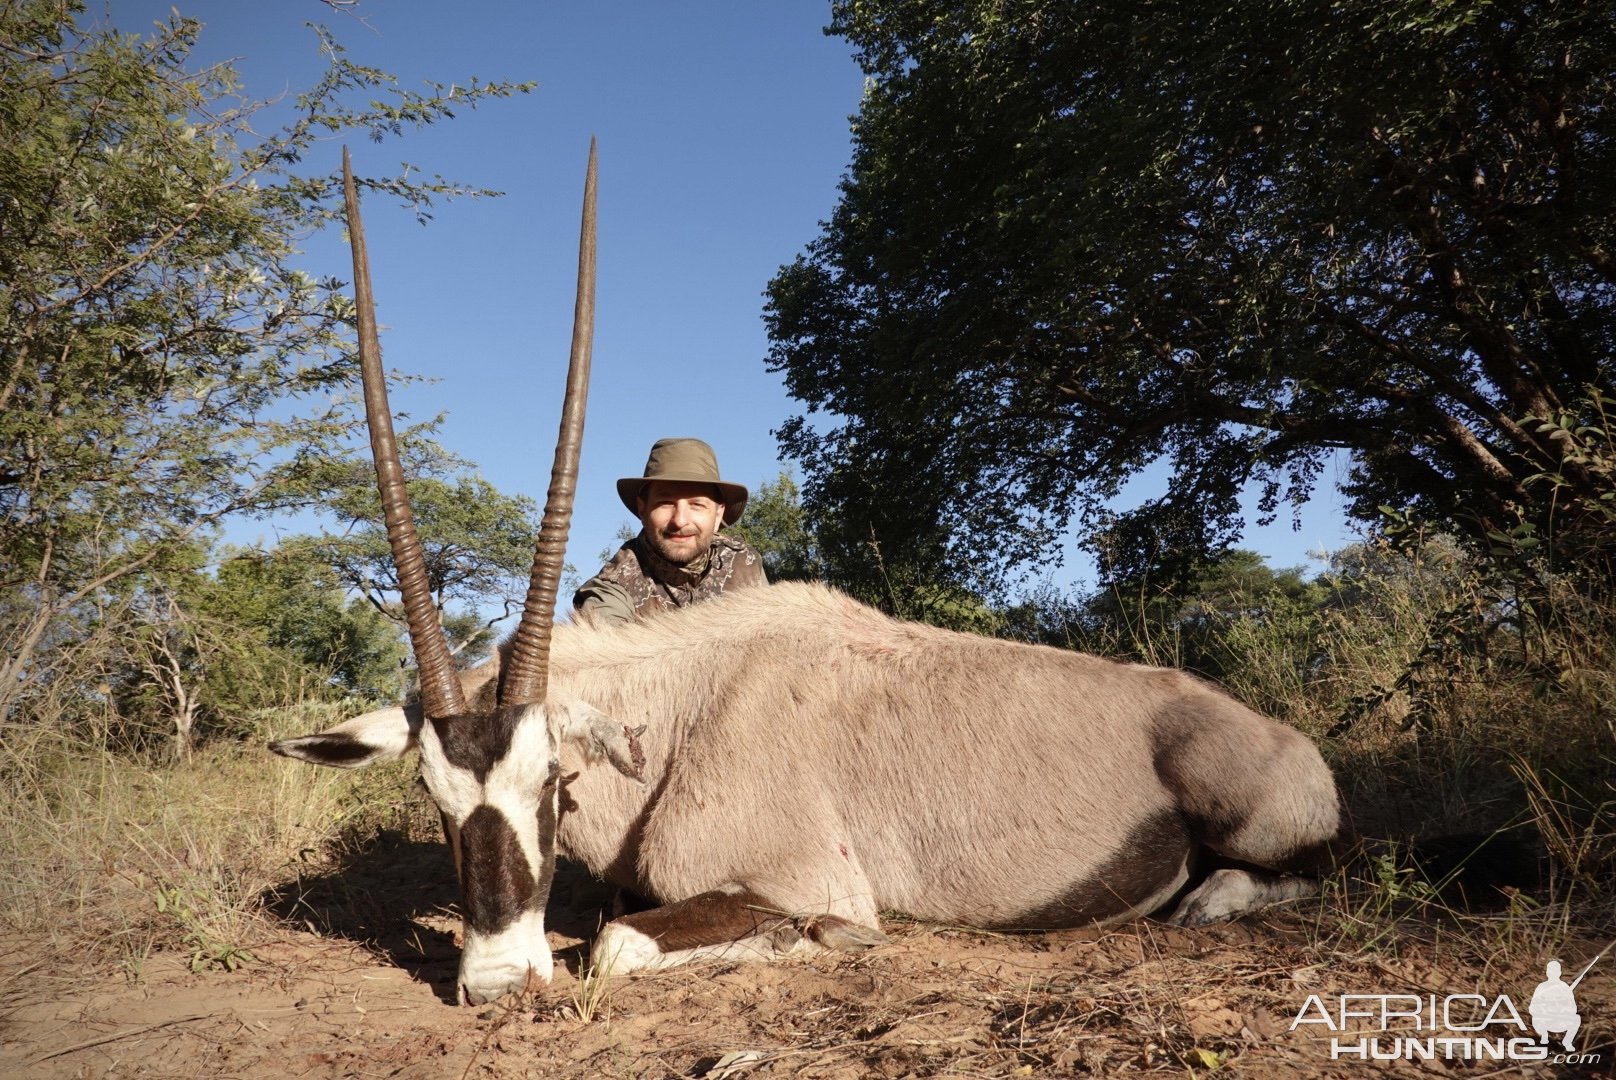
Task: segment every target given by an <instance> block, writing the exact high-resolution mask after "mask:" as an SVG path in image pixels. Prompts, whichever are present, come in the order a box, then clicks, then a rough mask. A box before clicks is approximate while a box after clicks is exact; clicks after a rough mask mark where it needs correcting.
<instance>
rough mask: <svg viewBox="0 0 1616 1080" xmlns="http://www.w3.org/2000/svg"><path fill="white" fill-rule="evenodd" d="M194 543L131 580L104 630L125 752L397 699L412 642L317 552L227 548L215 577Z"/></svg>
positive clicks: (177, 749) (115, 735)
mask: <svg viewBox="0 0 1616 1080" xmlns="http://www.w3.org/2000/svg"><path fill="white" fill-rule="evenodd" d="M208 562H209V552H207V551H206V550H205V549H204V548H203V546H202V545H200V544H193V545H190V546H188V547H187V548H186V549H184V551H183V556H182V555H180V554H178V553H177V554H176V557H175V558H173V559H171V560H170V561H169V565H168V566H166V567H165V569H164V570H163V572H161V573H154V574H142V575H139V576H130V577H126V578H124V579H122V581H121V582H120V586H121V587H120V588H119V589H116V590H110V591H109V592H108V593H107V594H106V596H105V597H104V600H112V599H113V598H114V597H116V601H115V602H113V603H104V604H103V606H102V608H101V609H100V613H99V615H98V616H97V618H96V619H95V620H94V622H95V623H96V624H98V626H97V627H95V628H92V630H91V633H92V635H93V634H94V632H95V629H98V628H104V629H106V630H108V631H110V632H111V634H110V636H111V637H112V639H113V640H112V642H110V643H108V642H103V643H102V645H101V648H100V650H99V652H100V654H101V655H99V656H97V657H92V658H90V659H92V660H93V661H95V662H96V663H97V664H98V665H99V667H100V672H101V673H100V676H99V677H100V680H101V681H102V682H103V683H104V685H105V686H106V688H107V689H106V691H105V692H106V693H107V694H108V695H109V697H110V699H111V701H112V704H113V709H114V712H115V713H116V716H117V718H118V721H119V724H120V727H119V730H117V731H115V732H109V735H110V736H111V739H112V741H113V744H114V745H118V746H122V747H125V748H141V747H144V746H146V745H147V744H149V743H150V742H151V741H152V740H153V739H154V738H155V737H157V736H159V735H162V736H164V737H166V738H167V739H168V740H169V742H170V745H171V747H172V756H173V757H174V758H176V759H178V760H185V759H187V758H189V757H190V754H191V751H192V749H193V747H194V746H195V744H196V743H197V741H198V740H200V739H202V738H204V737H208V736H215V735H221V734H226V735H234V734H239V733H242V732H244V731H248V730H251V725H250V719H251V717H252V715H253V714H254V713H256V712H258V711H260V710H263V709H266V708H272V707H278V706H285V705H288V704H293V703H297V702H305V701H311V700H322V699H326V698H334V697H336V696H338V695H342V696H351V695H354V694H361V695H364V696H367V697H369V698H371V699H373V700H383V699H385V700H396V699H397V698H398V696H399V694H400V692H401V690H402V681H403V680H402V678H401V665H402V662H403V659H404V655H405V649H404V645H403V642H402V641H401V640H400V638H399V635H398V633H397V631H396V629H395V627H394V626H393V624H392V622H391V621H389V620H388V619H386V618H384V617H383V616H382V615H380V614H378V613H377V612H376V611H375V610H373V609H372V608H371V607H370V605H369V604H366V603H364V602H363V601H361V600H357V599H355V600H349V599H348V598H347V597H346V596H345V595H344V591H343V589H342V588H341V587H340V586H339V585H338V584H337V580H336V577H335V575H334V574H333V573H332V571H331V568H330V567H328V566H325V565H324V564H323V563H321V562H320V561H319V560H318V557H317V554H316V550H315V548H314V546H313V545H312V544H311V543H309V542H308V540H307V539H305V538H294V539H292V540H288V541H285V542H283V543H282V544H280V545H278V546H277V547H276V548H274V549H273V550H271V551H257V550H227V551H225V552H224V553H223V556H222V559H221V560H220V561H219V563H218V566H217V568H216V569H215V570H213V571H211V572H210V569H209V566H208V565H207V564H208Z"/></svg>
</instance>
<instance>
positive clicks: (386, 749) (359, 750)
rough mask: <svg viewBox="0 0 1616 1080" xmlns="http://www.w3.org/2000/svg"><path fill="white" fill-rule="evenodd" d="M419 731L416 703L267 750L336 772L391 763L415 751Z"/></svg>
mask: <svg viewBox="0 0 1616 1080" xmlns="http://www.w3.org/2000/svg"><path fill="white" fill-rule="evenodd" d="M420 730H421V706H420V705H419V704H415V705H407V706H398V705H395V706H393V707H392V708H388V709H377V710H376V711H375V712H368V713H365V714H364V715H363V716H356V717H354V718H353V719H352V720H344V721H343V722H342V723H340V724H338V725H337V726H336V727H334V728H331V729H330V730H329V731H322V732H320V733H318V734H316V735H300V736H298V737H297V738H295V739H278V740H276V741H275V742H272V743H270V744H269V748H270V749H271V750H273V751H274V752H275V753H277V754H279V755H281V756H282V757H289V758H296V759H297V760H299V761H307V762H310V763H312V764H315V765H330V766H332V767H334V768H338V769H362V768H364V767H365V766H366V765H374V764H375V763H376V762H378V761H393V760H395V759H396V758H400V757H403V756H404V755H405V754H406V753H408V752H409V751H410V750H413V749H414V748H415V742H416V737H417V734H418V733H419V732H420Z"/></svg>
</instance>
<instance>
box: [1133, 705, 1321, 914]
mask: <svg viewBox="0 0 1616 1080" xmlns="http://www.w3.org/2000/svg"><path fill="white" fill-rule="evenodd" d="M1186 704H1188V703H1186ZM1195 704H1196V705H1197V706H1199V708H1198V709H1197V712H1198V715H1188V716H1185V717H1182V718H1180V717H1171V718H1168V720H1167V721H1166V722H1165V723H1164V724H1163V725H1162V728H1163V738H1162V740H1161V744H1160V748H1159V750H1158V753H1157V755H1156V768H1157V772H1158V774H1159V775H1160V776H1161V778H1162V780H1163V782H1164V783H1166V784H1167V786H1168V788H1169V789H1170V790H1171V791H1172V792H1173V793H1174V795H1175V796H1176V797H1177V800H1178V805H1179V808H1180V810H1181V811H1182V812H1183V813H1184V814H1185V816H1186V817H1187V818H1188V819H1189V821H1190V823H1191V829H1192V832H1193V834H1194V837H1195V839H1196V841H1197V842H1198V843H1199V844H1200V845H1201V846H1202V847H1204V848H1206V849H1207V850H1208V851H1210V852H1212V853H1213V854H1215V855H1217V856H1221V857H1222V858H1223V859H1226V860H1229V861H1232V862H1235V863H1239V864H1241V865H1240V866H1238V867H1224V868H1220V869H1217V870H1214V871H1212V872H1211V873H1210V874H1208V875H1207V877H1206V878H1205V880H1203V881H1202V882H1201V883H1200V884H1198V885H1197V886H1196V887H1195V888H1193V889H1191V890H1190V891H1189V893H1187V894H1186V895H1185V896H1184V897H1183V898H1182V899H1181V900H1180V901H1179V904H1178V906H1177V907H1176V908H1175V909H1174V911H1173V913H1172V915H1170V916H1169V917H1168V921H1169V922H1171V923H1173V924H1175V925H1179V926H1201V925H1204V924H1206V923H1209V922H1215V921H1218V920H1221V919H1229V918H1233V917H1235V916H1237V915H1241V914H1244V913H1245V912H1248V911H1255V910H1257V909H1258V908H1262V907H1266V906H1268V905H1269V904H1274V903H1279V902H1282V901H1285V900H1295V899H1300V898H1302V897H1305V896H1311V895H1313V894H1314V893H1316V892H1317V891H1318V875H1319V874H1321V873H1322V872H1324V871H1325V870H1327V869H1328V868H1329V866H1330V864H1331V859H1332V857H1333V851H1334V848H1335V847H1336V845H1337V842H1338V840H1339V837H1340V835H1341V808H1340V797H1339V795H1338V794H1337V791H1336V786H1335V778H1334V777H1333V776H1332V775H1331V773H1330V769H1329V766H1327V765H1326V764H1325V763H1324V759H1323V758H1321V757H1320V756H1319V752H1318V748H1317V747H1315V746H1314V745H1313V744H1312V742H1310V741H1309V740H1308V739H1307V737H1306V736H1304V735H1302V734H1301V733H1300V732H1298V731H1295V730H1293V729H1291V728H1287V727H1284V726H1282V725H1280V724H1277V723H1274V722H1272V721H1269V720H1266V719H1264V718H1262V717H1259V716H1257V715H1256V714H1255V713H1252V712H1250V711H1248V710H1247V709H1246V708H1245V707H1244V706H1241V705H1239V704H1237V703H1236V702H1234V701H1232V700H1229V699H1226V698H1222V697H1221V696H1220V697H1217V698H1215V699H1214V700H1213V703H1212V705H1213V707H1212V708H1210V709H1208V708H1207V703H1206V702H1205V701H1204V700H1203V701H1200V702H1196V703H1195Z"/></svg>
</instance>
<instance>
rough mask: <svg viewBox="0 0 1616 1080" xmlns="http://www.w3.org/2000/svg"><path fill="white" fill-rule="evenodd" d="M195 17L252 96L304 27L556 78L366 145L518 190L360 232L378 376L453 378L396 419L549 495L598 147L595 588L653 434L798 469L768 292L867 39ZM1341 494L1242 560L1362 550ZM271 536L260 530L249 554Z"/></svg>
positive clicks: (414, 399)
mask: <svg viewBox="0 0 1616 1080" xmlns="http://www.w3.org/2000/svg"><path fill="white" fill-rule="evenodd" d="M170 6H171V4H170V2H169V0H160V2H153V0H109V2H107V3H106V4H105V6H104V7H103V6H98V5H92V8H91V12H90V14H91V16H92V17H93V16H96V15H99V14H102V13H105V16H106V17H110V19H111V20H112V22H113V23H114V24H116V25H117V26H118V27H119V28H120V29H122V30H124V31H127V32H149V30H150V28H151V25H152V23H153V22H154V21H156V20H159V19H163V18H166V17H167V15H168V12H169V9H170ZM174 6H177V7H178V9H179V10H180V11H181V12H182V13H183V14H186V15H190V16H193V17H195V18H197V19H199V20H201V21H202V22H203V23H204V24H206V25H205V28H204V30H203V32H202V38H201V42H200V44H199V47H198V49H197V51H196V53H195V54H194V59H195V60H196V61H198V62H203V63H211V62H215V61H219V60H232V61H233V62H234V63H235V65H236V67H237V69H238V71H239V72H240V74H241V76H242V80H243V82H244V84H245V89H246V91H247V93H248V94H250V95H251V96H254V97H259V98H273V97H276V96H277V95H283V94H285V95H295V94H296V93H298V92H299V91H301V90H303V89H305V88H307V87H308V86H309V85H311V84H312V83H313V81H314V80H315V79H316V78H317V76H318V74H319V72H320V71H321V70H322V68H323V64H322V59H321V56H320V54H319V51H318V49H317V47H316V39H315V36H314V34H313V32H312V31H310V30H309V29H308V28H307V27H306V26H305V23H308V22H318V23H322V24H324V25H325V26H327V27H329V28H330V29H331V30H332V31H333V32H334V34H335V35H336V37H337V38H338V40H339V41H340V42H342V44H343V45H344V46H345V47H346V48H347V49H348V55H349V57H350V59H352V60H354V61H356V62H358V63H363V64H370V65H373V66H376V67H379V68H381V69H383V70H386V71H389V72H391V73H393V74H394V75H396V76H398V78H399V81H400V84H401V85H402V86H404V87H407V88H414V89H424V84H425V82H426V81H428V80H432V81H437V82H442V83H451V82H454V81H457V80H459V81H464V80H465V79H467V78H468V77H469V76H473V75H475V76H477V77H478V78H480V79H482V80H485V81H489V80H513V81H526V80H534V81H536V82H537V83H538V84H539V85H538V88H537V89H536V90H535V91H534V92H533V93H532V94H530V95H527V96H525V97H517V98H513V99H510V100H507V101H499V102H492V103H490V104H488V105H486V106H484V107H483V108H481V109H479V110H477V111H475V112H465V113H462V114H461V115H460V117H459V118H457V119H456V120H454V121H452V122H448V123H445V124H441V125H438V126H435V127H432V128H428V129H424V130H422V131H418V132H413V133H411V134H409V135H408V136H407V137H406V138H404V139H402V140H390V141H388V142H386V143H382V144H379V145H378V144H374V143H369V142H366V141H364V140H363V139H357V140H356V139H355V138H354V137H353V136H349V137H348V140H349V142H350V145H351V149H352V152H353V154H354V157H355V168H356V169H357V170H358V171H360V172H372V173H384V174H386V173H394V172H396V171H397V169H398V166H399V163H400V162H403V161H409V162H411V163H413V164H415V165H417V166H419V167H420V168H421V169H423V170H424V171H425V172H426V173H427V174H429V175H430V174H432V173H441V174H443V175H444V176H445V177H448V178H450V179H453V180H459V181H463V182H465V183H468V184H472V185H477V186H483V187H490V188H495V189H498V190H501V191H504V192H506V193H507V194H506V195H505V196H504V197H503V198H499V199H492V200H476V201H473V200H464V201H458V202H454V203H450V204H442V205H440V206H439V207H438V208H437V210H436V213H435V219H434V220H433V222H432V223H431V224H430V225H428V226H427V227H424V228H423V227H421V226H420V225H418V224H416V222H415V219H414V217H413V215H412V214H411V213H410V212H409V211H407V210H405V209H403V208H400V207H398V206H396V205H393V204H390V203H389V202H388V201H387V200H385V199H382V198H378V197H372V198H370V199H369V200H367V202H366V204H365V229H366V237H367V239H368V241H369V246H370V252H371V259H372V272H373V276H374V279H375V288H376V296H377V307H378V318H379V320H380V322H381V324H382V351H383V357H384V360H385V362H386V364H387V365H388V366H389V367H392V368H395V369H398V370H400V371H406V372H410V373H412V374H416V375H421V376H426V377H427V378H429V379H432V380H435V381H434V382H431V383H428V384H416V385H413V386H408V387H404V388H401V389H399V390H397V391H395V393H394V397H393V406H394V409H395V411H403V412H406V413H409V414H411V415H412V416H413V417H415V418H425V417H429V416H431V415H434V414H435V413H437V412H439V411H444V410H446V411H447V412H448V414H449V415H448V420H447V422H446V424H445V425H444V427H443V430H442V433H441V439H442V441H443V442H444V444H445V445H446V446H448V447H449V448H450V449H452V450H453V451H455V452H456V453H458V454H460V455H461V456H463V457H465V458H468V459H470V460H471V461H474V462H476V463H477V464H478V465H479V466H480V469H481V471H482V473H483V475H484V476H485V477H486V478H487V479H488V480H489V481H490V482H491V483H493V484H494V485H495V486H496V487H498V488H500V489H501V490H503V491H506V492H511V493H517V492H521V493H526V494H529V495H532V496H533V497H535V498H536V499H539V500H541V501H542V499H543V496H544V488H545V484H546V483H547V480H548V474H549V462H550V454H551V447H552V446H553V443H554V439H555V426H556V414H557V410H558V408H559V398H560V388H561V382H562V378H563V369H564V367H565V363H566V353H567V345H568V341H569V337H570V333H571V317H572V289H573V279H574V275H575V274H576V268H577V249H576V245H577V227H578V226H577V223H578V205H579V199H580V195H581V189H582V181H583V170H584V162H585V157H586V154H587V149H588V145H589V138H590V136H591V135H595V136H597V137H598V138H599V140H600V254H599V263H600V278H599V297H598V309H597V329H596V336H595V351H594V380H593V385H592V388H591V394H590V402H589V422H588V427H587V433H586V436H585V442H584V452H583V463H582V468H581V475H580V478H579V497H578V505H577V510H576V514H575V518H574V522H573V529H572V543H571V547H570V552H569V554H570V557H571V560H572V561H573V562H574V563H576V564H578V566H579V568H580V569H581V570H583V572H584V573H586V574H587V573H589V572H592V570H593V563H594V559H595V555H596V554H597V553H598V552H600V551H601V550H603V549H605V548H607V547H608V546H615V543H614V542H613V540H612V537H613V535H614V534H615V533H616V531H617V530H618V528H619V527H620V526H621V525H623V524H625V523H627V522H628V520H629V516H628V514H627V512H626V511H625V510H624V509H623V507H622V505H621V504H620V503H618V501H617V498H616V495H615V492H614V490H613V483H612V482H613V480H615V479H616V478H617V477H619V476H629V475H637V474H639V472H640V470H641V468H642V467H643V465H644V463H645V455H646V450H647V449H648V448H649V446H650V444H651V442H652V441H653V440H654V439H656V438H658V437H661V436H664V435H696V436H699V437H702V438H705V439H707V440H708V441H709V442H711V443H712V444H713V445H714V446H715V448H716V449H717V451H718V454H719V460H720V461H721V462H722V464H723V469H724V472H725V473H726V474H727V475H726V479H732V480H735V481H737V482H740V483H744V484H747V485H749V486H753V487H755V486H756V485H757V483H758V482H760V481H763V480H768V479H772V478H773V477H774V476H775V475H777V474H778V473H779V472H780V470H781V469H787V470H790V469H791V463H790V462H781V461H779V460H778V458H777V453H778V448H777V446H776V444H775V441H774V438H773V436H772V435H771V433H770V431H771V429H772V428H774V427H777V426H778V425H779V424H780V423H781V422H782V421H784V420H785V419H786V418H787V417H789V416H791V415H793V414H794V413H796V412H798V411H800V408H799V407H798V406H797V404H796V403H795V402H793V401H792V400H791V399H790V398H788V397H787V396H786V394H785V391H784V389H783V387H782V385H781V383H780V379H779V377H778V376H775V375H772V374H770V373H769V372H768V371H767V370H766V368H765V367H764V362H763V360H764V356H765V353H766V351H767V339H766V337H765V334H764V331H763V324H762V310H763V298H762V292H763V289H764V287H765V285H766V284H767V283H768V281H769V279H770V277H771V276H773V274H774V273H775V271H776V270H777V269H778V267H779V266H780V265H781V264H783V263H786V262H789V261H790V260H791V259H792V258H793V257H794V256H795V255H796V254H797V253H798V252H799V251H801V250H802V248H803V247H804V246H805V245H806V244H807V243H809V242H810V241H811V240H812V239H813V238H814V236H815V234H816V232H817V224H818V222H819V221H820V220H822V219H824V218H825V217H828V216H829V214H830V211H831V209H832V207H833V206H834V204H835V201H836V194H837V190H836V185H837V182H838V180H839V179H840V177H841V175H842V173H843V171H844V169H845V168H846V166H847V163H848V159H849V156H850V143H849V123H848V120H849V117H850V116H851V115H852V114H853V113H854V112H856V110H857V108H858V102H859V96H860V93H861V89H862V85H863V78H862V74H861V72H860V71H859V69H858V66H857V65H856V64H855V63H854V62H853V59H852V55H851V50H850V48H849V46H848V45H847V43H846V42H844V41H842V40H841V39H839V38H829V37H826V36H824V34H823V33H822V29H823V27H824V25H825V24H826V23H827V22H829V18H830V12H829V4H828V3H827V2H825V0H723V2H720V0H691V2H684V3H671V2H667V0H592V2H580V0H526V2H515V0H463V2H461V3H457V4H447V3H444V2H443V0H363V2H362V3H361V4H359V5H358V6H357V7H356V8H355V9H354V14H352V15H349V14H344V13H341V12H338V11H334V10H332V9H331V8H329V7H327V6H325V5H323V4H321V3H318V2H317V0H276V2H273V3H263V2H258V3H254V2H246V0H179V2H178V3H177V5H174ZM340 145H341V140H340V139H339V138H336V137H333V138H332V140H331V141H330V143H329V145H328V148H327V150H326V152H327V153H328V154H329V157H330V163H329V167H330V168H331V169H332V170H335V168H336V167H337V162H338V161H339V158H340ZM318 153H319V151H316V155H317V154H318ZM308 165H309V167H310V168H311V169H321V168H324V167H326V164H325V163H324V162H321V161H318V160H313V159H312V158H311V159H310V160H309V161H308ZM338 240H339V238H338V237H336V236H335V234H332V235H330V236H327V237H321V238H317V239H315V240H314V241H311V243H310V244H309V248H308V259H307V263H308V266H309V269H310V270H311V271H312V272H315V273H330V274H335V275H338V276H340V277H342V278H344V279H347V278H348V277H350V276H351V271H350V270H349V268H348V267H347V266H346V263H345V259H346V253H345V249H343V248H342V247H341V246H340V245H339V243H338V242H337V241H338ZM1332 480H1333V477H1330V476H1328V475H1327V476H1325V477H1324V478H1323V482H1324V484H1323V486H1324V487H1325V488H1326V490H1324V491H1321V492H1320V494H1319V496H1318V497H1316V498H1315V499H1314V501H1313V503H1312V504H1310V505H1309V506H1308V507H1307V508H1305V509H1304V512H1303V515H1302V523H1303V525H1302V529H1301V530H1300V531H1293V530H1292V529H1291V527H1290V515H1289V513H1288V512H1286V513H1283V514H1282V515H1281V520H1280V522H1278V523H1276V525H1274V526H1272V527H1269V528H1265V529H1254V530H1252V531H1251V532H1250V533H1248V537H1247V546H1249V547H1253V548H1255V549H1256V550H1258V551H1261V552H1262V553H1263V554H1264V555H1266V556H1268V557H1269V559H1270V560H1271V561H1273V562H1276V563H1278V564H1281V565H1292V564H1298V563H1303V562H1306V552H1307V551H1308V550H1310V549H1316V548H1318V547H1320V546H1321V545H1323V546H1325V547H1328V548H1329V549H1332V550H1334V549H1337V548H1339V547H1341V546H1342V545H1343V544H1344V543H1346V542H1347V540H1348V539H1349V534H1348V533H1347V530H1346V527H1345V525H1344V523H1343V519H1342V515H1341V512H1340V509H1339V500H1338V499H1336V498H1335V497H1334V496H1333V493H1332V492H1331V491H1329V490H1328V488H1329V486H1330V483H1331V481H1332ZM1148 486H1149V485H1148V483H1147V484H1142V485H1138V486H1137V489H1138V490H1145V489H1146V488H1148ZM286 527H287V528H290V529H291V530H292V531H300V530H307V529H308V528H309V527H310V526H309V523H308V522H307V521H296V522H290V523H288V524H287V526H286ZM275 535H276V533H275V529H274V528H273V527H269V526H266V525H264V524H262V523H249V524H247V525H244V526H242V527H238V528H236V529H234V530H232V532H231V534H230V537H229V538H230V539H232V540H234V541H236V542H251V541H253V540H254V539H255V538H262V539H263V540H265V541H266V542H273V540H274V538H275ZM1067 563H1068V565H1067V566H1066V568H1065V569H1064V570H1062V571H1061V572H1059V573H1058V574H1057V575H1056V580H1057V581H1059V582H1063V583H1064V582H1068V581H1071V580H1073V579H1074V578H1076V579H1082V578H1084V577H1086V572H1085V568H1084V566H1083V565H1082V563H1081V562H1080V561H1079V560H1077V559H1076V558H1068V560H1067Z"/></svg>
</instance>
